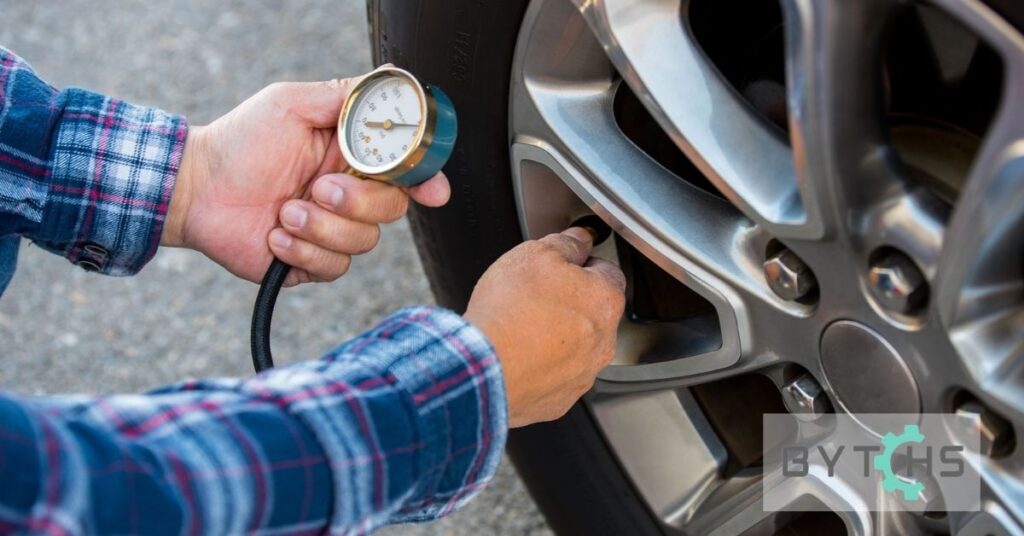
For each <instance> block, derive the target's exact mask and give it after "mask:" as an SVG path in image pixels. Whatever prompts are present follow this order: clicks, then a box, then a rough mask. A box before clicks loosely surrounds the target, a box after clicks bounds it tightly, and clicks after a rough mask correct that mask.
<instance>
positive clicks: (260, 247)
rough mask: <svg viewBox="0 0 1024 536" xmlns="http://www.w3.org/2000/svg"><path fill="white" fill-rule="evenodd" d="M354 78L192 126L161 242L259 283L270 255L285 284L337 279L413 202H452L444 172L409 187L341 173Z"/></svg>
mask: <svg viewBox="0 0 1024 536" xmlns="http://www.w3.org/2000/svg"><path fill="white" fill-rule="evenodd" d="M354 82H355V79H345V80H332V81H329V82H311V83H278V84H273V85H271V86H268V87H267V88H265V89H263V90H262V91H260V92H259V93H257V94H256V95H254V96H253V97H251V98H249V99H248V100H246V101H245V102H243V103H242V104H241V105H239V106H238V107H237V108H235V109H234V110H232V111H231V112H230V113H228V114H227V115H225V116H223V117H221V118H220V119H217V120H216V121H214V122H213V123H212V124H210V125H209V126H207V127H192V128H191V130H190V132H189V136H188V140H187V141H186V144H185V152H184V155H183V157H182V163H181V168H180V171H179V173H178V180H177V183H176V185H175V189H174V194H173V196H172V201H171V207H170V209H169V211H168V215H167V223H166V225H165V226H164V233H163V237H162V240H161V243H162V245H165V246H183V247H190V248H193V249H196V250H198V251H201V252H202V253H204V254H206V256H208V257H210V258H211V259H213V260H214V261H216V262H217V263H219V264H221V265H222V266H224V267H225V268H227V269H228V270H229V271H230V272H231V273H233V274H235V275H237V276H239V277H242V278H244V279H248V280H250V281H259V280H261V279H262V278H263V274H264V272H265V271H266V270H267V267H268V266H269V265H270V261H271V254H273V255H274V256H277V257H278V258H280V259H281V260H283V261H284V262H286V263H288V264H290V265H291V266H293V267H294V268H293V269H292V270H291V273H290V274H289V276H288V279H287V280H286V282H285V284H286V285H294V284H297V283H304V282H309V281H333V280H334V279H337V278H338V277H340V276H341V275H342V274H344V273H345V272H346V271H347V270H348V267H349V263H350V262H351V255H356V254H360V253H365V252H367V251H369V250H370V249H372V248H373V247H374V246H375V245H376V244H377V240H378V238H379V236H380V229H379V227H378V224H381V223H386V222H391V221H394V220H397V219H399V218H401V217H402V215H403V214H405V211H406V209H407V207H408V199H409V197H412V198H413V199H414V200H415V201H417V202H419V203H421V204H423V205H427V206H441V205H443V204H445V203H446V202H447V201H448V197H449V195H450V188H449V185H448V180H447V179H446V178H445V177H444V175H441V174H438V176H436V177H434V178H432V179H430V180H429V181H427V182H425V183H423V184H421V185H419V186H417V187H415V188H410V189H402V188H397V187H395V186H390V185H387V184H384V183H381V182H376V181H372V180H361V179H357V178H355V177H352V176H348V175H343V174H341V173H339V171H340V170H341V169H343V168H344V167H345V162H344V160H343V158H342V156H341V151H340V150H339V149H338V141H337V136H336V133H335V127H336V125H337V121H338V114H339V113H340V111H341V106H342V103H343V102H344V100H345V97H346V95H348V92H349V89H350V88H351V87H352V85H353V83H354Z"/></svg>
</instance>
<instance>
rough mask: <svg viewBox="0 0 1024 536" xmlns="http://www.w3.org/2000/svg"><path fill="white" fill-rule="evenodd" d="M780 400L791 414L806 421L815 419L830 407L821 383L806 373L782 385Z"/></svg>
mask: <svg viewBox="0 0 1024 536" xmlns="http://www.w3.org/2000/svg"><path fill="white" fill-rule="evenodd" d="M782 401H783V403H784V404H785V405H786V409H787V410H789V412H790V413H792V414H793V416H795V417H796V418H797V419H800V420H801V421H806V422H810V421H813V420H817V419H818V417H821V416H822V415H824V414H826V413H828V412H829V411H830V410H831V408H832V404H831V403H830V402H829V401H828V395H827V394H825V391H824V390H823V389H822V388H821V384H819V383H818V382H817V380H815V379H814V377H813V376H811V375H810V374H806V373H805V374H801V375H800V376H798V377H797V378H796V379H794V380H793V381H791V382H789V383H787V384H786V385H785V386H783V387H782Z"/></svg>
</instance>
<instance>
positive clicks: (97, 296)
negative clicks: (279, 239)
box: [0, 0, 550, 535]
mask: <svg viewBox="0 0 1024 536" xmlns="http://www.w3.org/2000/svg"><path fill="white" fill-rule="evenodd" d="M0 14H2V15H0V45H2V46H4V47H7V48H9V49H11V50H13V51H15V52H16V53H18V54H19V55H21V56H22V57H24V58H26V59H27V60H28V61H29V62H30V63H31V64H32V65H33V66H34V67H35V68H36V70H37V71H38V72H39V73H40V74H41V75H42V76H43V77H44V78H46V79H47V80H48V81H49V82H50V83H52V84H54V85H56V86H58V87H64V86H70V85H74V86H81V87H86V88H89V89H92V90H95V91H99V92H103V93H106V94H110V95H115V96H117V97H120V98H123V99H125V100H128V101H130V102H135V103H139V104H146V105H151V106H156V107H160V108H163V109H165V110H168V111H173V112H177V113H183V114H185V115H187V116H188V117H189V120H190V122H191V123H193V124H204V123H207V122H209V121H211V120H213V119H214V118H216V117H217V116H218V115H220V114H222V113H224V112H227V111H228V110H230V109H231V108H232V107H233V106H234V105H236V104H237V103H239V102H241V101H242V100H243V99H244V98H246V97H247V96H249V95H251V94H252V93H254V92H256V91H257V90H259V89H260V88H262V87H263V86H265V85H267V84H269V83H271V82H274V81H280V80H300V81H301V80H324V79H329V78H336V77H339V76H346V75H353V74H358V73H361V72H364V71H366V70H367V69H368V68H369V67H370V55H369V45H368V41H367V34H366V13H365V3H364V2H363V1H361V0H293V1H288V2H285V1H283V0H279V1H269V0H268V1H237V0H231V1H223V0H222V1H201V0H164V1H160V2H147V1H145V0H117V1H114V0H103V1H97V0H74V1H54V2H26V1H23V0H0ZM255 294H256V286H255V285H253V284H251V283H247V282H244V281H239V280H237V279H235V278H233V277H232V276H231V275H230V274H228V273H227V272H225V271H224V270H222V269H221V268H220V267H218V266H217V265H215V264H213V263H212V262H210V261H209V260H207V259H206V258H204V257H203V256H202V255H200V254H198V253H195V252H192V251H186V250H161V251H160V252H159V253H158V254H157V256H156V258H155V259H154V260H153V261H152V262H151V263H150V265H149V266H147V267H146V269H145V270H143V272H142V273H141V274H140V275H138V276H136V277H133V278H125V279H120V278H109V277H104V276H99V275H95V274H88V273H86V272H84V271H82V270H80V269H78V268H75V267H74V266H72V265H71V264H69V263H68V262H67V261H65V260H64V259H62V258H59V257H56V256H53V255H50V254H49V253H46V252H44V251H42V250H41V249H39V248H37V247H33V246H30V245H28V244H27V243H23V246H22V251H21V259H20V262H19V270H18V272H17V273H16V275H15V278H14V281H13V282H12V284H11V286H10V287H9V288H8V290H7V292H6V294H5V295H4V296H3V299H0V348H2V349H3V350H2V354H0V359H2V360H3V367H0V389H5V390H8V391H14V392H18V393H22V394H30V395H43V394H48V393H58V392H76V393H119V392H137V391H141V390H145V389H148V388H153V387H157V386H160V385H163V384H166V383H169V382H173V381H177V380H180V379H182V378H185V377H195V378H202V377H214V376H245V375H248V374H250V367H251V364H250V361H249V350H248V333H249V320H250V313H251V308H252V302H253V299H254V297H255ZM432 299H433V298H432V296H431V294H430V290H429V287H428V284H427V281H426V279H425V278H424V276H423V274H422V271H421V268H420V263H419V259H418V258H417V256H416V252H415V248H414V246H413V243H412V237H411V235H410V233H409V229H408V226H407V224H406V223H405V222H404V221H403V222H399V223H397V224H394V225H390V226H387V227H386V228H385V229H384V232H383V235H382V240H381V243H380V245H379V246H378V247H377V249H376V250H374V251H373V252H372V253H370V254H368V255H365V256H362V257H358V258H357V259H356V260H355V262H354V263H353V266H352V270H351V272H350V273H349V274H348V275H346V276H345V277H343V278H342V279H341V280H340V281H338V282H335V283H332V284H324V285H307V286H304V287H302V288H298V289H291V290H287V291H286V292H284V293H283V294H282V297H281V299H280V300H279V303H278V309H277V313H276V314H275V316H274V350H275V356H279V361H281V362H287V361H292V360H297V359H301V358H312V357H316V356H318V355H319V354H320V353H322V352H323V351H325V350H326V349H328V348H330V347H331V346H334V345H336V344H337V343H339V342H341V341H343V340H345V339H346V338H348V337H350V336H352V335H354V334H356V333H358V332H360V331H362V330H364V329H366V328H367V327H369V326H371V325H372V324H373V323H375V322H376V321H378V320H380V319H381V318H383V317H384V316H386V315H387V314H388V313H389V312H391V311H392V310H394V309H397V308H399V307H401V306H403V305H409V304H417V303H429V302H431V301H432ZM381 534H388V535H398V534H403V535H404V534H409V535H427V534H430V535H434V534H443V535H449V534H451V535H461V534H467V535H470V534H472V535H475V534H530V535H540V534H550V532H549V531H548V529H547V528H546V526H545V524H544V521H543V519H542V518H541V516H540V515H539V513H538V512H537V510H536V508H535V507H534V505H533V503H532V501H531V500H530V498H529V496H528V495H527V494H526V492H525V490H524V489H523V486H522V484H521V483H520V482H519V479H518V477H517V476H516V475H515V473H514V471H513V470H512V468H511V464H510V463H508V462H507V461H506V462H505V463H504V464H503V467H502V469H501V471H500V472H499V474H498V476H497V477H496V478H495V480H494V481H493V482H492V483H491V485H490V486H489V487H488V488H487V489H486V490H485V491H484V492H483V494H482V495H481V496H480V497H479V498H478V499H477V500H476V501H475V502H473V503H472V504H471V505H470V506H469V507H467V508H465V509H464V510H462V511H460V512H457V513H455V514H453V515H451V516H449V517H448V518H446V519H444V520H441V521H439V522H435V523H430V524H421V525H403V526H398V527H390V528H387V529H385V530H383V531H382V532H381Z"/></svg>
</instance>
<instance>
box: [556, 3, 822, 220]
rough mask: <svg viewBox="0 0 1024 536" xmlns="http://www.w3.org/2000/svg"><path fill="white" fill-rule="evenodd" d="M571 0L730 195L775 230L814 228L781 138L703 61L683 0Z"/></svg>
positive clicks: (637, 89) (658, 114)
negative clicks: (667, 54)
mask: <svg viewBox="0 0 1024 536" xmlns="http://www.w3.org/2000/svg"><path fill="white" fill-rule="evenodd" d="M574 2H575V3H576V4H577V5H578V6H579V8H580V10H581V12H582V13H583V15H584V17H585V18H586V19H587V21H588V22H589V24H590V26H591V28H592V29H593V31H594V34H595V35H596V36H597V39H598V41H600V43H601V45H602V47H603V48H604V50H605V51H606V52H607V53H608V57H609V58H610V60H611V61H612V63H613V64H614V65H615V67H616V68H617V70H618V72H619V73H620V74H621V75H622V77H623V80H625V81H626V83H628V84H629V86H630V88H631V89H632V90H633V92H634V93H636V95H637V96H638V97H639V98H640V100H641V101H642V102H643V103H644V105H645V106H646V107H647V109H648V111H650V113H651V115H652V116H654V117H655V118H656V119H657V120H658V123H659V124H660V126H661V127H662V128H663V129H664V130H665V131H666V132H667V133H668V134H669V136H670V137H671V138H672V140H673V141H674V142H675V143H676V145H677V146H679V148H680V149H681V150H682V151H683V152H684V153H686V155H687V156H688V157H689V158H690V159H691V160H692V161H693V162H694V163H695V164H696V165H697V166H698V167H699V168H700V169H701V170H702V171H703V172H704V174H705V175H706V176H707V177H708V178H709V179H710V180H711V181H712V182H713V183H714V184H715V186H716V187H717V188H718V189H719V190H720V191H722V193H723V194H724V195H726V197H728V198H729V200H730V201H732V202H733V203H734V204H735V205H736V206H737V207H739V208H740V210H742V211H743V213H744V214H746V215H747V216H748V217H750V218H751V219H752V220H754V221H756V222H757V223H759V224H761V225H762V226H764V227H765V228H766V229H768V230H769V231H771V232H772V233H773V234H775V235H776V236H790V237H803V238H807V237H811V236H816V235H818V234H819V233H820V230H819V229H818V228H817V227H816V225H815V221H813V220H809V219H808V216H807V214H806V213H805V211H804V208H803V203H802V201H801V197H800V195H799V192H798V189H797V182H796V178H795V177H796V175H795V173H794V170H793V160H792V158H791V156H790V151H789V148H788V147H787V146H786V141H785V139H784V136H782V134H781V133H780V132H778V131H777V130H776V129H774V128H773V127H772V126H771V125H769V124H768V123H767V122H765V121H763V120H761V119H760V118H759V117H758V116H757V114H756V112H755V111H754V110H753V108H752V107H750V106H749V105H748V104H747V103H746V102H745V101H744V100H743V99H742V98H741V97H740V96H739V95H738V94H737V92H736V91H735V90H734V89H733V88H732V87H731V86H730V85H729V83H728V82H727V81H726V80H725V79H724V78H723V77H722V76H721V74H720V73H719V72H718V70H717V69H716V68H715V67H714V66H713V65H712V64H711V63H710V62H709V61H708V59H707V57H706V56H705V55H704V53H703V52H702V51H701V49H700V46H699V44H698V43H697V41H696V39H695V38H694V36H693V34H692V33H691V32H690V29H689V26H688V24H686V20H685V19H686V14H687V12H688V6H689V1H688V0H656V1H649V2H636V1H634V0H598V1H591V0H586V1H584V0H574ZM666 50H672V51H673V56H672V58H671V61H669V58H666V57H665V55H664V51H666ZM684 96H685V97H684Z"/></svg>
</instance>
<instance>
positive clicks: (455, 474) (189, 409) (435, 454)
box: [0, 307, 507, 534]
mask: <svg viewBox="0 0 1024 536" xmlns="http://www.w3.org/2000/svg"><path fill="white" fill-rule="evenodd" d="M503 382H504V380H503V379H502V376H501V371H500V366H499V364H498V360H497V357H496V356H495V354H494V351H493V349H492V348H491V346H490V344H489V343H488V342H487V340H486V339H485V338H484V336H483V335H482V334H481V333H480V332H479V331H478V330H477V329H476V328H474V327H472V326H470V325H469V324H467V323H466V322H465V321H464V320H463V319H462V318H461V317H460V316H458V315H456V314H454V313H452V312H449V311H446V310H443V309H438V308H432V307H420V308H411V309H406V310H403V311H400V312H398V313H396V314H394V315H392V316H391V317H390V318H388V319H387V320H385V321H384V322H383V323H381V324H380V325H378V326H377V327H376V328H375V329H373V330H371V331H369V332H367V333H366V334H364V335H362V336H360V337H359V338H357V339H355V340H353V341H350V342H348V343H346V344H344V345H343V346H341V347H339V348H337V349H335V350H334V351H332V352H331V353H329V354H328V355H327V356H325V357H324V358H322V359H321V360H319V361H314V362H308V363H303V364H298V365H294V366H290V367H284V368H280V369H276V370H271V371H269V372H266V373H263V374H260V375H258V376H255V377H253V378H251V379H248V380H226V379H225V380H207V381H191V382H186V383H182V384H179V385H176V386H172V387H168V388H164V389H161V390H158V391H154V392H151V393H149V394H146V395H139V396H113V397H107V398H81V397H79V398H70V397H53V398H34V399H33V398H17V397H14V396H3V395H0V475H2V480H3V482H4V485H2V486H0V533H8V532H17V533H21V532H24V533H33V534H36V533H40V534H41V533H48V534H69V533H70V534H78V533H95V534H243V533H254V534H314V533H316V534H319V533H322V532H325V531H329V532H331V533H335V534H363V533H368V532H371V531H373V530H374V529H375V528H377V527H379V526H381V525H383V524H385V523H391V522H405V521H418V520H428V519H433V518H435V517H437V516H441V515H444V514H446V513H448V512H450V511H452V510H453V509H455V508H457V507H458V506H460V505H461V504H463V503H465V502H466V501H468V500H469V499H470V498H471V497H472V496H473V495H475V494H476V493H477V492H478V491H479V490H480V489H481V488H482V487H483V485H484V484H485V483H486V482H487V481H488V480H489V479H490V478H491V476H492V475H493V474H494V472H495V470H496V469H497V466H498V463H499V461H500V457H501V451H502V448H503V446H504V442H505V436H506V433H507V432H506V427H507V421H506V419H507V417H506V413H505V412H506V409H505V393H504V383H503Z"/></svg>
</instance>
